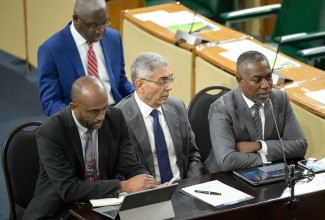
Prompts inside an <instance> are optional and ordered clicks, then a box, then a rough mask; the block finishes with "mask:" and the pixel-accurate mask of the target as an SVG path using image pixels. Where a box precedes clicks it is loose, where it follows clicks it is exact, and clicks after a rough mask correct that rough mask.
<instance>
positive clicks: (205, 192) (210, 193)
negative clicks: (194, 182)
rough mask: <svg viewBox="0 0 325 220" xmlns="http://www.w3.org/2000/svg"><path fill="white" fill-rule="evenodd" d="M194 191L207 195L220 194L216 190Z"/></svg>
mask: <svg viewBox="0 0 325 220" xmlns="http://www.w3.org/2000/svg"><path fill="white" fill-rule="evenodd" d="M194 192H196V193H203V194H208V195H219V196H220V195H221V193H218V192H211V191H202V190H194Z"/></svg>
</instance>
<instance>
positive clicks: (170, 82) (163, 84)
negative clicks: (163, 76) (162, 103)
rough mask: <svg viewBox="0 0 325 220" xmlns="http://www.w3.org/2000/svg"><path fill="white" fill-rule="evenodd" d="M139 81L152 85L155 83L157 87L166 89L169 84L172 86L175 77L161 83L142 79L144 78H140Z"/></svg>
mask: <svg viewBox="0 0 325 220" xmlns="http://www.w3.org/2000/svg"><path fill="white" fill-rule="evenodd" d="M140 79H141V80H144V81H147V82H152V83H156V84H157V85H159V86H161V87H166V86H167V85H169V84H172V83H173V82H174V80H175V77H174V76H172V77H170V78H169V79H167V80H165V81H161V82H156V81H152V80H149V79H144V78H140Z"/></svg>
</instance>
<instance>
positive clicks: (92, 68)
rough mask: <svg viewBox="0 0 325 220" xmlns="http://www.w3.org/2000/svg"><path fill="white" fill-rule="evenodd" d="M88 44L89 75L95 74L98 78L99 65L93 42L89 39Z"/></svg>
mask: <svg viewBox="0 0 325 220" xmlns="http://www.w3.org/2000/svg"><path fill="white" fill-rule="evenodd" d="M86 43H87V45H88V65H87V68H88V69H87V71H88V75H89V76H95V77H97V78H98V67H97V59H96V55H95V51H94V49H93V43H92V42H89V41H87V42H86Z"/></svg>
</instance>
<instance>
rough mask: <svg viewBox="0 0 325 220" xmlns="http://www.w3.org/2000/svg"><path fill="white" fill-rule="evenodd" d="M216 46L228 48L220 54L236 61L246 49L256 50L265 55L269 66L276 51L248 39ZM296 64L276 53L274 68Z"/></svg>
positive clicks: (289, 66)
mask: <svg viewBox="0 0 325 220" xmlns="http://www.w3.org/2000/svg"><path fill="white" fill-rule="evenodd" d="M218 46H219V47H221V48H224V49H226V50H228V51H227V52H221V53H220V55H221V56H223V57H225V58H227V59H229V60H232V61H234V62H237V59H238V57H239V55H240V54H242V53H244V52H246V51H248V50H255V51H258V52H260V53H262V54H264V55H265V56H266V57H267V59H268V61H269V63H270V66H271V68H272V67H273V64H274V60H275V56H276V53H275V52H274V51H272V50H269V49H267V48H265V47H262V46H260V45H259V44H257V43H255V42H252V41H250V40H240V41H234V42H229V43H224V44H220V45H218ZM298 66H301V65H300V64H299V63H296V62H294V61H293V60H291V59H288V58H285V57H283V56H281V55H280V54H278V57H277V59H276V64H275V66H274V70H278V69H287V68H292V67H298Z"/></svg>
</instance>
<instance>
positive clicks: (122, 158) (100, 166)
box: [24, 76, 157, 220]
mask: <svg viewBox="0 0 325 220" xmlns="http://www.w3.org/2000/svg"><path fill="white" fill-rule="evenodd" d="M71 99H72V101H71V102H70V103H69V106H67V107H65V108H64V109H62V110H61V111H59V112H58V113H56V114H54V115H53V116H51V117H49V118H48V119H47V120H45V121H44V123H43V124H42V125H41V127H40V128H39V129H38V132H37V144H38V150H39V156H40V174H39V177H38V180H37V185H36V190H35V193H34V198H33V199H32V201H31V202H30V204H29V206H28V207H27V209H26V211H25V214H24V219H28V220H29V219H33V220H34V219H67V218H69V213H68V210H69V209H70V208H74V207H75V202H80V201H88V200H90V199H98V198H105V197H117V196H118V192H136V191H141V190H145V189H149V188H154V187H156V186H157V185H156V181H155V179H154V178H153V177H152V176H150V175H148V171H147V170H146V169H145V168H144V167H143V166H142V165H141V163H140V162H139V160H138V158H137V156H136V154H135V153H134V149H133V147H132V145H131V142H130V139H129V133H128V128H127V126H126V123H125V120H124V117H123V114H122V112H121V111H120V110H118V109H117V108H114V107H111V106H108V99H107V92H106V89H105V87H104V85H103V83H102V82H101V81H100V80H99V79H98V78H95V77H92V76H84V77H81V78H79V79H78V80H76V81H75V82H74V84H73V85H72V91H71ZM89 131H91V140H92V141H91V142H88V141H87V138H85V137H86V136H87V134H88V133H89ZM88 148H89V149H91V151H90V152H91V153H92V159H93V160H92V162H94V163H93V165H94V166H93V167H92V170H91V172H90V174H89V172H88V169H89V166H90V165H89V163H88V159H89V158H88V153H87V152H88V151H87V149H88ZM117 173H118V174H119V175H122V176H123V181H122V180H119V179H117V178H116V175H117ZM88 175H90V177H89V176H88Z"/></svg>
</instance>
